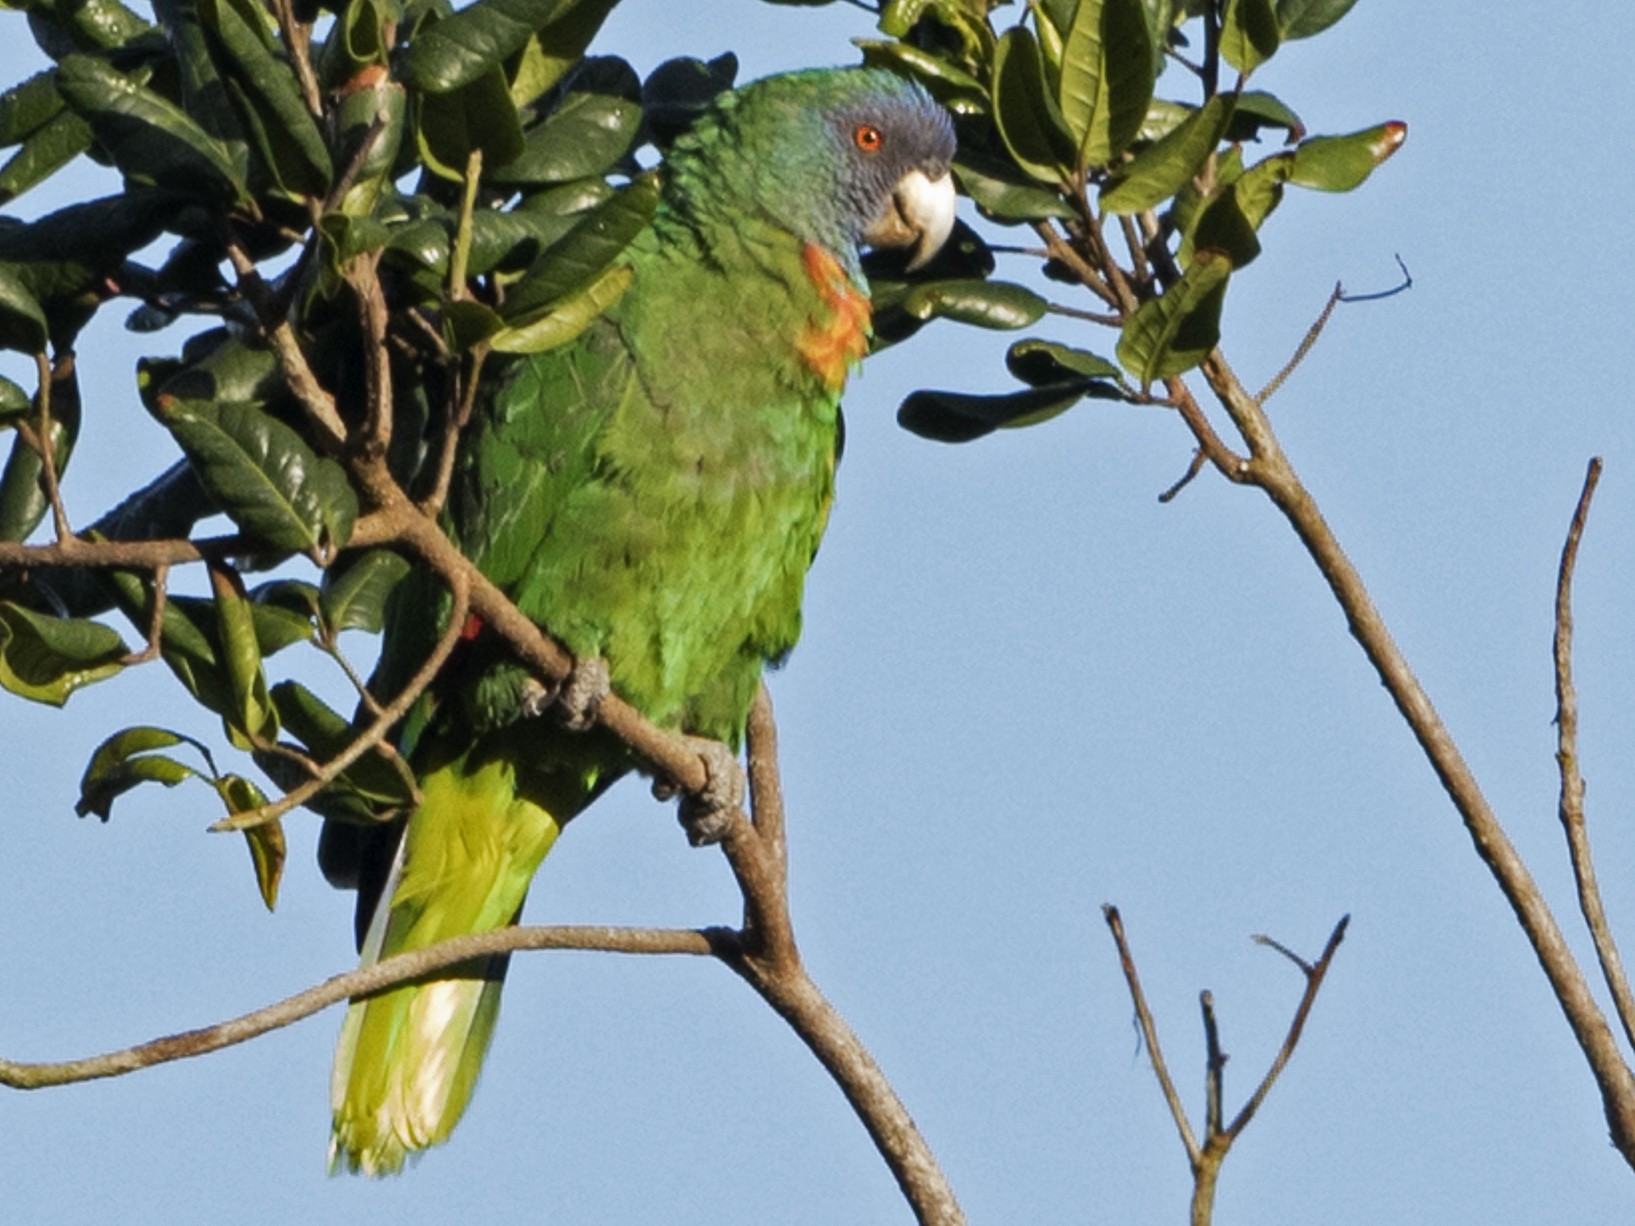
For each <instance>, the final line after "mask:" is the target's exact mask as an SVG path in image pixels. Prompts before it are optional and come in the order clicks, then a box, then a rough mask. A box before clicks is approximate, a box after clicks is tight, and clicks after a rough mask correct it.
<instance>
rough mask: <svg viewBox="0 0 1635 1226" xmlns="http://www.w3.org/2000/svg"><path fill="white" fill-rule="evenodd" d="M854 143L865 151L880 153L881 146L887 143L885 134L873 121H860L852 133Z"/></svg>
mask: <svg viewBox="0 0 1635 1226" xmlns="http://www.w3.org/2000/svg"><path fill="white" fill-rule="evenodd" d="M852 143H853V144H855V145H856V146H857V147H858V148H859V149H861V150H862V151H863V152H864V153H878V152H879V151H880V146H881V145H883V144H885V143H886V138H885V136H884V135H883V134H882V133H881V131H880V129H879V128H877V127H875V126H874V125H873V124H872V123H860V124H858V125H857V130H856V131H855V132H853V133H852Z"/></svg>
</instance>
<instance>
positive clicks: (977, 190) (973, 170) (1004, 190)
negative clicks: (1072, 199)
mask: <svg viewBox="0 0 1635 1226" xmlns="http://www.w3.org/2000/svg"><path fill="white" fill-rule="evenodd" d="M954 177H955V178H956V179H958V181H959V185H960V187H962V188H963V189H964V190H965V194H966V195H967V196H969V197H970V198H971V199H972V200H973V201H975V202H976V206H977V208H978V209H980V210H982V214H983V216H985V217H990V218H992V219H993V220H994V221H998V222H1002V223H1006V224H1017V223H1020V222H1025V221H1043V220H1044V219H1046V218H1049V217H1072V216H1074V215H1075V214H1074V212H1073V206H1072V205H1070V204H1068V203H1067V201H1066V200H1065V199H1063V198H1062V194H1061V192H1059V191H1056V190H1053V189H1051V188H1048V187H1041V186H1039V185H1038V184H1037V183H1031V182H1027V181H1024V180H1023V179H1022V178H1021V177H1020V176H1018V175H1017V174H1016V173H1015V171H1014V170H1010V171H1008V172H1007V168H1005V167H1003V166H1000V165H998V164H997V163H996V162H994V161H990V160H988V159H985V158H983V157H982V156H981V155H980V154H974V153H961V154H960V157H959V160H958V161H956V162H955V163H954Z"/></svg>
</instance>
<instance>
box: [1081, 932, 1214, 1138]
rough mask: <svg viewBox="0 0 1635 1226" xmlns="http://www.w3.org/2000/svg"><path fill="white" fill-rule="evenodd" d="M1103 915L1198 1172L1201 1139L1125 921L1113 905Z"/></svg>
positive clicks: (1160, 1083)
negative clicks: (1172, 1070)
mask: <svg viewBox="0 0 1635 1226" xmlns="http://www.w3.org/2000/svg"><path fill="white" fill-rule="evenodd" d="M1101 914H1102V917H1103V918H1104V919H1106V921H1107V927H1108V928H1109V929H1110V930H1111V931H1112V934H1113V943H1114V944H1115V945H1116V946H1117V947H1118V964H1119V966H1120V967H1121V968H1122V969H1123V971H1124V982H1125V983H1126V984H1127V985H1128V986H1129V989H1130V999H1131V1001H1132V1002H1133V1003H1134V1005H1135V1016H1136V1021H1137V1022H1138V1023H1139V1024H1140V1026H1141V1038H1142V1041H1143V1042H1145V1043H1146V1045H1147V1054H1148V1056H1150V1057H1151V1058H1152V1071H1153V1074H1154V1076H1156V1077H1157V1078H1158V1087H1159V1089H1161V1090H1162V1091H1163V1092H1164V1101H1165V1102H1166V1103H1168V1104H1169V1113H1170V1118H1171V1119H1173V1120H1174V1121H1175V1129H1176V1131H1177V1132H1179V1133H1180V1134H1181V1144H1182V1145H1184V1146H1185V1147H1186V1151H1187V1162H1188V1164H1189V1165H1191V1166H1192V1167H1193V1169H1197V1166H1198V1161H1199V1158H1200V1156H1201V1151H1200V1150H1199V1148H1198V1139H1197V1138H1196V1137H1195V1136H1193V1135H1192V1124H1191V1122H1190V1121H1189V1120H1188V1119H1187V1112H1186V1107H1185V1106H1183V1105H1182V1103H1181V1095H1180V1092H1179V1091H1178V1090H1177V1089H1176V1088H1175V1079H1174V1078H1172V1077H1171V1076H1170V1075H1169V1066H1168V1065H1167V1064H1165V1063H1164V1049H1163V1048H1162V1047H1161V1046H1159V1043H1158V1025H1157V1023H1156V1022H1154V1021H1153V1017H1152V1010H1151V1009H1149V1008H1148V1007H1147V997H1146V994H1145V993H1144V992H1143V991H1142V990H1141V977H1140V976H1139V975H1138V974H1137V973H1136V969H1135V958H1134V956H1133V955H1132V954H1131V953H1130V943H1129V941H1128V940H1126V939H1125V936H1124V920H1123V917H1121V916H1120V915H1119V913H1118V908H1117V907H1115V906H1113V905H1112V904H1111V903H1103V904H1102V908H1101Z"/></svg>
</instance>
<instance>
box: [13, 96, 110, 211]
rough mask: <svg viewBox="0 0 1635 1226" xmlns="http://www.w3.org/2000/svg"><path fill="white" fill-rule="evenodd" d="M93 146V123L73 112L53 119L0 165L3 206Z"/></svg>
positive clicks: (32, 133) (34, 132)
mask: <svg viewBox="0 0 1635 1226" xmlns="http://www.w3.org/2000/svg"><path fill="white" fill-rule="evenodd" d="M90 147H91V125H90V124H88V123H86V122H85V121H84V120H83V119H81V118H80V117H79V116H78V115H75V114H74V113H73V112H72V111H62V112H61V113H59V114H57V115H55V116H53V117H52V118H51V119H50V120H49V121H47V122H46V123H45V124H44V125H43V126H42V127H40V128H37V129H36V130H35V131H33V132H31V133H29V135H28V138H27V139H26V140H24V141H23V145H22V148H20V149H18V150H17V152H16V153H14V154H12V155H11V157H10V158H8V159H7V160H6V164H5V165H4V166H0V204H6V203H8V202H10V201H12V200H15V199H16V198H17V197H18V196H21V195H22V194H23V193H24V192H26V191H28V189H29V188H31V187H36V186H38V185H39V184H41V183H43V182H45V181H46V180H47V179H49V178H50V177H51V176H52V175H54V174H56V173H57V171H59V170H61V169H62V168H63V167H64V166H66V165H68V163H70V162H72V161H73V160H74V159H75V158H77V157H78V156H79V155H80V154H82V153H84V152H85V151H86V150H87V149H89V148H90Z"/></svg>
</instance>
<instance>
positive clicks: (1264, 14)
mask: <svg viewBox="0 0 1635 1226" xmlns="http://www.w3.org/2000/svg"><path fill="white" fill-rule="evenodd" d="M1282 38H1283V31H1282V29H1281V28H1280V27H1279V25H1278V20H1277V11H1276V9H1275V8H1274V0H1226V15H1225V17H1224V18H1223V19H1222V21H1221V58H1222V59H1224V60H1225V61H1226V62H1227V63H1228V64H1230V65H1232V67H1234V68H1236V69H1237V70H1238V71H1239V72H1241V73H1242V74H1243V75H1244V76H1248V75H1249V74H1250V73H1251V72H1253V71H1254V70H1255V69H1256V68H1259V67H1260V66H1261V65H1262V64H1264V63H1265V62H1266V61H1267V60H1269V59H1271V58H1272V56H1273V55H1275V54H1276V53H1277V47H1278V44H1279V43H1280V42H1281V41H1282Z"/></svg>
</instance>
